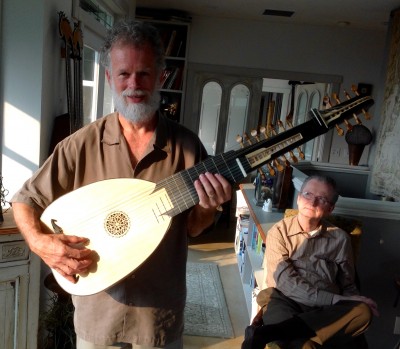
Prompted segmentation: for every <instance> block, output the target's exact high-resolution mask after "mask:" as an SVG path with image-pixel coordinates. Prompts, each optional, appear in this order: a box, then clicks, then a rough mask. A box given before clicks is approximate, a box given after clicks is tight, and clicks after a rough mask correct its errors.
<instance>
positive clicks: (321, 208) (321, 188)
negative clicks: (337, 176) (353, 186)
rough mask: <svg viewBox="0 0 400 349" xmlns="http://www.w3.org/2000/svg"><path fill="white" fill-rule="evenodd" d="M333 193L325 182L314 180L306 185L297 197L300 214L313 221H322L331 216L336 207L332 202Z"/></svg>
mask: <svg viewBox="0 0 400 349" xmlns="http://www.w3.org/2000/svg"><path fill="white" fill-rule="evenodd" d="M332 197H333V191H332V189H331V187H330V186H329V185H327V184H325V183H323V182H320V181H318V180H315V179H312V180H310V181H309V182H308V183H306V185H305V187H304V188H303V190H302V192H301V193H299V195H298V196H297V206H298V209H299V214H301V215H303V216H304V217H308V218H312V219H318V220H319V219H321V218H322V217H324V216H327V215H329V214H330V213H331V212H332V211H333V209H334V208H335V205H333V204H332V203H331V202H332Z"/></svg>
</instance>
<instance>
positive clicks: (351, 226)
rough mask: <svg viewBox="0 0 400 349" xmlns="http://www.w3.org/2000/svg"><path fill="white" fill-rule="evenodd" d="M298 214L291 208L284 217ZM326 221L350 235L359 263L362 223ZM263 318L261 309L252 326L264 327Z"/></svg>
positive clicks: (272, 346)
mask: <svg viewBox="0 0 400 349" xmlns="http://www.w3.org/2000/svg"><path fill="white" fill-rule="evenodd" d="M297 213H298V210H297V209H291V208H289V209H286V210H285V213H284V217H285V218H286V217H291V216H294V215H297ZM326 220H327V221H329V222H330V223H332V224H333V225H335V226H336V227H338V228H340V229H342V230H344V231H345V232H347V233H349V234H350V236H351V244H352V247H353V253H354V261H357V259H358V256H359V252H360V244H361V234H362V222H361V221H360V220H357V219H354V218H350V217H344V216H338V215H335V214H332V215H329V216H328V217H326ZM356 283H357V286H358V287H359V286H360V285H359V281H358V276H357V274H356ZM262 316H263V310H262V309H260V310H259V312H258V313H257V315H256V316H255V317H254V319H253V321H252V324H253V325H256V326H258V325H262V321H263V320H262ZM265 349H282V347H281V346H280V345H279V344H278V343H277V342H272V343H268V344H267V346H266V347H265Z"/></svg>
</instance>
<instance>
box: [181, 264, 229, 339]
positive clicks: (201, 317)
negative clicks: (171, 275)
mask: <svg viewBox="0 0 400 349" xmlns="http://www.w3.org/2000/svg"><path fill="white" fill-rule="evenodd" d="M186 280H187V300H186V307H185V331H184V334H185V335H189V336H203V337H219V338H233V337H234V333H233V328H232V323H231V319H230V317H229V312H228V307H227V305H226V300H225V295H224V290H223V287H222V282H221V278H220V275H219V269H218V265H217V264H215V263H192V262H188V264H187V272H186Z"/></svg>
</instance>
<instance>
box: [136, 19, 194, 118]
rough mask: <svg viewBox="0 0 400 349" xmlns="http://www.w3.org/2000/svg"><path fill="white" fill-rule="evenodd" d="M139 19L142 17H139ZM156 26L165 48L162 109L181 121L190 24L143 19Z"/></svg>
mask: <svg viewBox="0 0 400 349" xmlns="http://www.w3.org/2000/svg"><path fill="white" fill-rule="evenodd" d="M138 19H141V18H140V17H138ZM142 20H145V21H146V22H149V23H151V24H152V25H153V26H155V27H156V28H157V29H158V31H159V33H160V36H161V39H162V41H163V44H164V49H165V61H166V68H165V70H164V72H163V75H162V86H161V90H160V92H161V105H160V109H161V110H162V111H163V112H164V113H165V115H167V116H168V117H169V118H171V119H173V120H175V121H177V122H180V121H181V120H182V117H181V116H182V114H183V104H184V97H185V96H184V91H185V78H186V69H187V67H186V57H187V48H188V38H189V24H188V23H186V22H182V23H181V22H176V21H174V22H165V21H157V20H148V19H142Z"/></svg>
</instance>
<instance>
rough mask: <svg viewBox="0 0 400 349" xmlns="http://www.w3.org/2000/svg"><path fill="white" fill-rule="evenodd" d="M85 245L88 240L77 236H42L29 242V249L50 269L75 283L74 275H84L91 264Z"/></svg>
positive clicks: (90, 252) (88, 251)
mask: <svg viewBox="0 0 400 349" xmlns="http://www.w3.org/2000/svg"><path fill="white" fill-rule="evenodd" d="M87 243H88V239H86V238H81V237H78V236H69V235H64V234H42V235H41V236H40V237H39V238H36V239H35V241H34V242H33V241H31V244H30V248H31V250H32V251H33V252H34V253H36V254H37V255H38V256H39V257H40V258H41V259H42V260H43V262H44V263H46V264H47V265H48V266H49V267H50V268H52V269H54V270H55V271H57V272H58V273H59V274H60V275H62V276H64V277H65V278H66V279H67V280H69V281H71V282H73V283H75V282H76V278H75V275H76V274H84V273H86V272H87V271H88V268H89V266H90V265H91V264H92V262H93V260H92V258H91V255H92V251H91V250H89V249H87V248H86V247H85V245H87Z"/></svg>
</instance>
